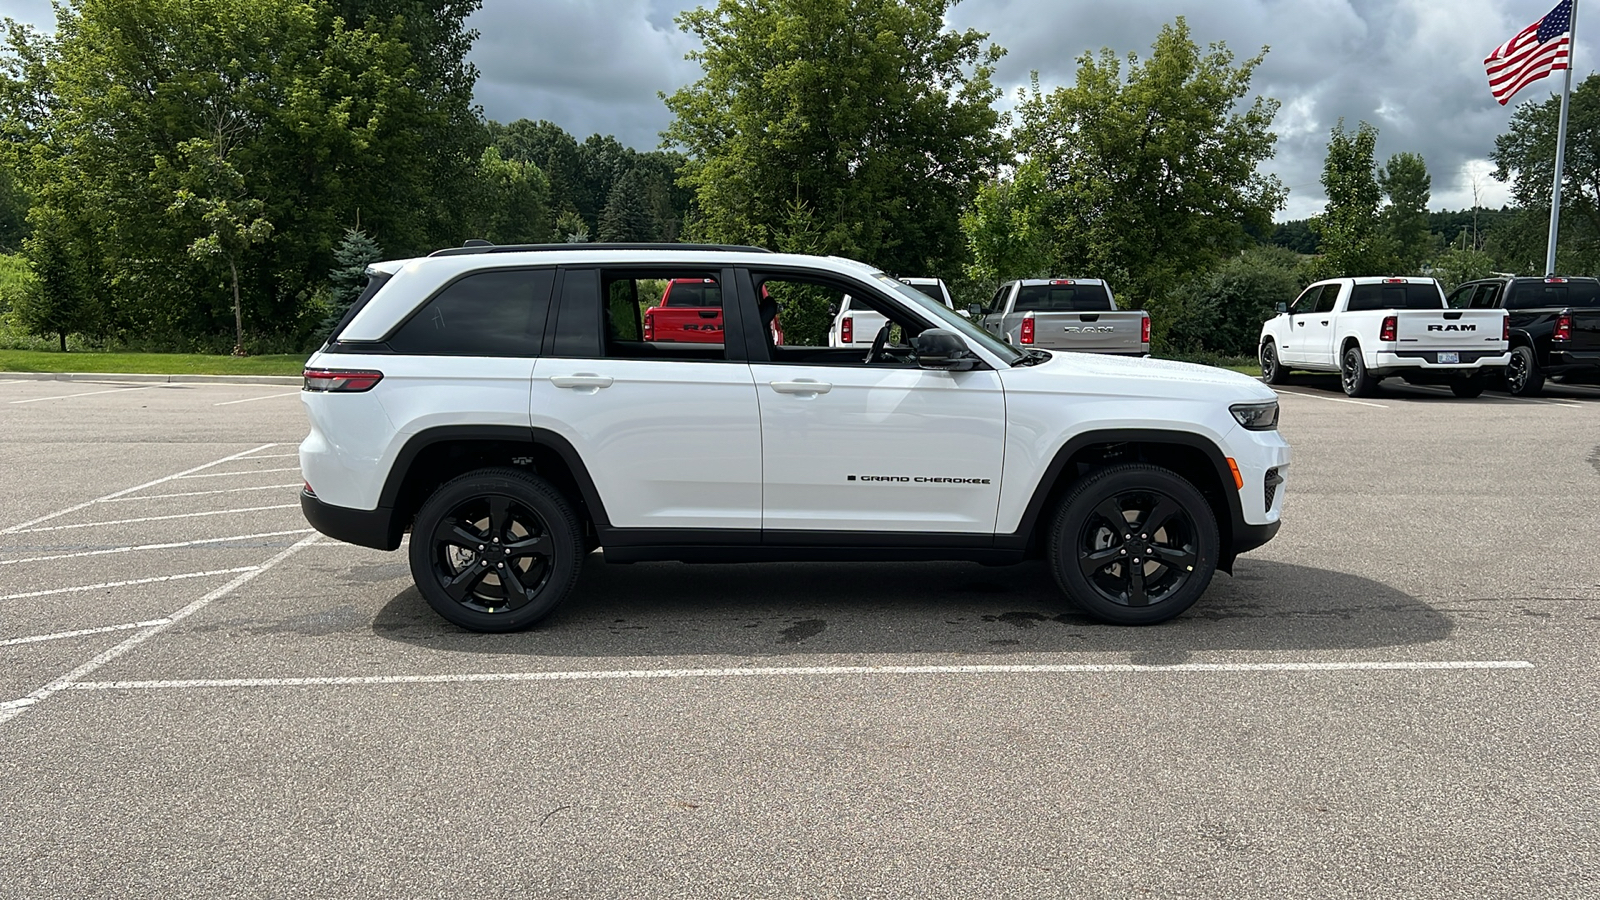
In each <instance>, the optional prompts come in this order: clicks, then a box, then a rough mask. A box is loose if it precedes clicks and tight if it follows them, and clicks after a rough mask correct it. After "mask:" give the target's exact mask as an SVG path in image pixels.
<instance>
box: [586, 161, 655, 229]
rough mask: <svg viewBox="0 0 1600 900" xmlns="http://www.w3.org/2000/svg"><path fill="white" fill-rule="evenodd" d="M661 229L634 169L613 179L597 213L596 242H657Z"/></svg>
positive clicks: (642, 180) (640, 178)
mask: <svg viewBox="0 0 1600 900" xmlns="http://www.w3.org/2000/svg"><path fill="white" fill-rule="evenodd" d="M660 239H661V227H660V224H659V223H657V222H656V216H655V212H654V211H653V210H652V209H651V204H650V195H649V193H648V192H647V191H646V188H645V183H644V177H643V176H642V175H641V174H640V172H639V170H638V169H629V170H628V174H626V175H624V176H622V177H621V178H619V179H617V185H616V187H614V188H612V189H611V195H610V196H609V197H607V198H606V208H605V209H604V210H603V211H602V212H601V213H600V240H602V241H618V242H622V243H645V242H653V241H659V240H660Z"/></svg>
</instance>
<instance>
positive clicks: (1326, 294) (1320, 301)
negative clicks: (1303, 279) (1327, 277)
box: [1316, 284, 1355, 313]
mask: <svg viewBox="0 0 1600 900" xmlns="http://www.w3.org/2000/svg"><path fill="white" fill-rule="evenodd" d="M1338 302H1339V285H1337V284H1328V285H1323V287H1322V293H1321V294H1319V295H1318V296H1317V308H1316V312H1319V313H1325V312H1333V305H1334V304H1335V303H1338ZM1351 308H1352V309H1354V308H1355V307H1353V306H1352V307H1351Z"/></svg>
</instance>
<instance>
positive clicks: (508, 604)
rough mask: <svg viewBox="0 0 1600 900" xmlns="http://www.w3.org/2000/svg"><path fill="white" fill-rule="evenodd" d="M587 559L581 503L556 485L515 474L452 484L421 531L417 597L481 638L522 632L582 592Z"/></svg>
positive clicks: (493, 473)
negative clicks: (579, 585) (577, 508)
mask: <svg viewBox="0 0 1600 900" xmlns="http://www.w3.org/2000/svg"><path fill="white" fill-rule="evenodd" d="M480 548H481V549H480ZM513 551H520V552H513ZM582 553H583V535H582V532H581V530H580V528H579V523H578V516H577V514H576V513H574V512H573V509H572V504H571V503H570V502H568V500H567V498H566V497H565V496H563V495H562V493H561V492H560V491H558V490H556V488H555V487H554V486H553V485H551V484H550V482H548V481H545V480H544V479H543V478H539V477H537V476H535V475H531V474H529V473H527V472H523V471H520V470H518V469H512V468H491V469H479V470H477V471H475V472H468V473H467V474H465V475H462V476H460V477H458V478H455V479H452V480H451V481H447V482H445V483H444V484H443V485H441V486H440V487H439V489H438V490H436V491H434V492H433V495H432V496H430V497H429V498H428V499H427V501H426V502H424V503H423V504H422V508H421V509H420V510H418V511H417V518H416V522H415V523H414V524H413V525H412V529H411V552H410V555H411V576H412V578H413V579H414V580H415V581H416V584H417V590H418V591H420V592H421V593H422V597H423V599H425V600H427V601H428V605H429V606H431V607H433V611H434V612H436V613H438V614H439V615H441V616H443V617H444V618H445V619H447V620H449V621H450V622H453V623H455V624H456V625H459V626H461V627H462V628H466V629H468V630H471V631H486V632H506V631H519V630H521V629H523V628H527V627H529V626H530V625H533V624H534V623H535V622H538V621H539V620H540V619H543V618H544V617H545V616H547V615H549V614H550V612H551V610H553V609H555V608H556V606H557V605H558V604H559V603H560V602H561V601H562V600H564V599H566V597H567V595H568V594H570V593H571V592H572V586H573V585H574V584H575V583H576V582H577V580H578V572H579V570H580V568H581V567H582V564H583V556H582ZM508 567H509V568H508ZM473 573H477V574H476V575H474V574H473ZM507 575H510V578H509V579H507V578H506V576H507Z"/></svg>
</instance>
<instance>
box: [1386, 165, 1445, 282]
mask: <svg viewBox="0 0 1600 900" xmlns="http://www.w3.org/2000/svg"><path fill="white" fill-rule="evenodd" d="M1432 186H1433V178H1432V177H1431V176H1429V175H1428V165H1427V163H1425V162H1423V159H1422V157H1421V156H1418V155H1417V154H1415V153H1396V154H1394V155H1393V156H1390V157H1389V162H1388V164H1387V165H1385V166H1384V167H1383V168H1381V169H1379V170H1378V187H1379V188H1380V189H1382V191H1383V193H1384V195H1385V196H1386V197H1388V198H1389V204H1388V205H1387V206H1385V207H1384V208H1383V223H1382V224H1383V231H1384V236H1385V238H1386V239H1387V241H1388V244H1389V246H1390V247H1392V248H1393V251H1394V261H1395V269H1394V274H1409V275H1416V274H1421V272H1420V270H1421V267H1422V263H1423V261H1424V260H1426V259H1427V258H1428V257H1430V256H1432V255H1433V253H1434V250H1435V246H1434V245H1435V243H1436V241H1435V239H1434V236H1433V232H1432V231H1431V230H1430V229H1429V227H1428V198H1429V197H1430V195H1431V191H1432Z"/></svg>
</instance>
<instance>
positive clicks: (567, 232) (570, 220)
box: [556, 210, 589, 244]
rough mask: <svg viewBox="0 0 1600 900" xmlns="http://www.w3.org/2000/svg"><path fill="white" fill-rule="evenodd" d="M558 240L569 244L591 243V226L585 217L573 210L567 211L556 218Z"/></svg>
mask: <svg viewBox="0 0 1600 900" xmlns="http://www.w3.org/2000/svg"><path fill="white" fill-rule="evenodd" d="M556 238H557V239H558V240H560V241H564V242H566V243H568V244H584V243H588V241H589V226H588V225H587V224H586V223H585V222H584V221H583V217H582V216H580V215H578V214H577V213H576V212H574V211H572V210H567V211H566V212H564V213H562V214H561V215H559V216H556Z"/></svg>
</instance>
